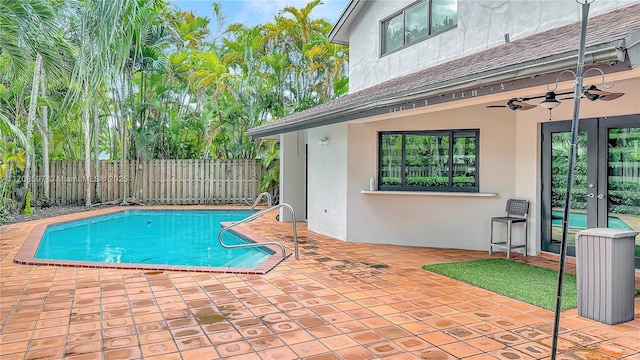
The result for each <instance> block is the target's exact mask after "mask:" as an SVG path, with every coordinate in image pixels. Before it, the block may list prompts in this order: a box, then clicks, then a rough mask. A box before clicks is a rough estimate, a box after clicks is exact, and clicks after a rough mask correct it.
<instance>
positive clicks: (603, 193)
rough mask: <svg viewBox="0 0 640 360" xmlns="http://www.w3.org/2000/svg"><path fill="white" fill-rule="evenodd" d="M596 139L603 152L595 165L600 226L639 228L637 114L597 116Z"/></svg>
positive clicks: (639, 263)
mask: <svg viewBox="0 0 640 360" xmlns="http://www.w3.org/2000/svg"><path fill="white" fill-rule="evenodd" d="M599 134H600V139H599V143H600V144H601V148H603V149H601V151H602V153H603V155H604V156H601V158H600V162H599V164H598V168H602V169H606V171H602V172H600V173H599V181H598V184H601V188H599V191H598V193H597V194H595V195H596V199H597V201H598V205H599V207H598V211H599V216H598V217H599V218H600V219H602V220H601V222H600V223H601V224H604V227H609V228H614V229H623V230H634V231H640V115H635V116H629V117H620V118H611V119H601V120H600V121H599ZM635 257H636V268H640V235H638V236H636V246H635Z"/></svg>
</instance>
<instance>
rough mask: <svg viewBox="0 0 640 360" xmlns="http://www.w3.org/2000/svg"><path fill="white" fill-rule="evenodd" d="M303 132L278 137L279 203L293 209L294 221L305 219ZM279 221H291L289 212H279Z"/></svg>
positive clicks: (304, 144)
mask: <svg viewBox="0 0 640 360" xmlns="http://www.w3.org/2000/svg"><path fill="white" fill-rule="evenodd" d="M305 135H306V132H305V131H296V132H290V133H286V134H282V135H280V184H287V186H280V202H281V203H287V204H289V205H291V207H293V208H294V211H295V212H296V220H297V221H301V220H304V219H305V213H304V209H305V203H306V185H305V183H306V175H305V166H306V158H305V157H306V155H305V151H306V150H305V147H306V142H307V139H306V137H305ZM280 219H282V220H283V221H291V220H292V217H291V212H290V211H289V210H287V209H285V208H282V209H281V210H280Z"/></svg>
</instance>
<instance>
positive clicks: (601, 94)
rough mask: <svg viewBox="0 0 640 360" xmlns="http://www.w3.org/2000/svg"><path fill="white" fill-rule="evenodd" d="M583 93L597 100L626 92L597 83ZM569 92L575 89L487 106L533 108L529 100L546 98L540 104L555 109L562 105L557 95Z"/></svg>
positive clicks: (512, 108)
mask: <svg viewBox="0 0 640 360" xmlns="http://www.w3.org/2000/svg"><path fill="white" fill-rule="evenodd" d="M582 93H583V94H584V97H586V98H587V99H588V100H591V101H596V100H603V101H611V100H615V99H617V98H619V97H621V96H622V95H624V93H612V92H608V91H603V90H600V89H598V88H597V87H596V86H595V85H591V86H589V87H588V88H584V89H583V91H582ZM569 94H573V91H567V92H561V93H556V92H553V91H549V92H547V93H546V94H544V95H539V96H531V97H524V98H512V99H509V100H508V101H507V104H506V105H489V106H487V108H509V109H511V110H531V109H533V108H535V107H536V105H532V104H529V103H527V101H529V100H534V99H542V98H544V100H543V101H542V102H541V103H540V106H542V107H544V108H546V109H553V108H555V107H556V106H558V105H560V101H558V100H556V96H558V95H569ZM567 99H573V97H566V98H562V99H561V100H567Z"/></svg>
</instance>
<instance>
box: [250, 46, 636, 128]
mask: <svg viewBox="0 0 640 360" xmlns="http://www.w3.org/2000/svg"><path fill="white" fill-rule="evenodd" d="M623 48H624V40H617V41H613V42H609V43H607V44H601V45H598V46H594V47H590V48H588V49H587V50H586V54H585V55H586V60H587V61H589V62H590V63H607V62H611V61H624V60H625V54H624V51H623V50H621V49H623ZM576 59H577V53H576V52H575V51H569V52H565V53H561V54H556V55H553V56H550V57H547V58H544V59H537V60H533V61H528V62H525V63H520V64H517V65H510V66H506V67H502V68H497V69H493V70H489V71H485V72H482V73H477V74H473V75H469V76H464V77H461V78H457V79H453V80H450V81H445V82H442V83H438V84H432V85H429V86H427V87H424V88H415V89H412V90H411V91H410V92H404V93H397V94H393V95H392V96H389V97H386V98H384V99H373V100H372V101H369V102H367V103H365V104H359V105H354V106H349V107H345V108H338V109H334V110H332V111H328V112H324V113H321V114H317V115H314V116H310V117H302V118H300V119H297V120H294V121H290V122H284V123H281V124H279V123H277V122H276V123H272V124H266V125H263V126H261V127H258V128H254V129H250V130H249V131H247V132H246V134H247V135H248V136H250V137H252V138H264V137H267V136H273V135H277V134H283V133H287V132H291V131H298V130H305V129H310V128H313V127H318V126H324V125H331V124H336V123H340V122H345V121H350V120H355V119H361V118H365V117H369V116H375V115H380V114H383V113H386V112H388V110H383V108H386V107H388V106H393V105H398V104H403V103H406V102H410V101H412V100H413V99H418V98H424V97H427V96H433V95H438V94H441V93H447V92H452V91H458V90H465V89H469V88H476V87H482V86H488V85H492V84H496V83H499V82H504V81H508V80H515V79H521V78H525V77H531V76H534V75H540V74H546V73H552V72H556V71H560V70H564V69H567V68H570V67H571V66H573V65H575V63H576Z"/></svg>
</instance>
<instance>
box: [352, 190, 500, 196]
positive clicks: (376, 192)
mask: <svg viewBox="0 0 640 360" xmlns="http://www.w3.org/2000/svg"><path fill="white" fill-rule="evenodd" d="M361 193H362V194H364V195H410V196H416V195H418V196H455V197H496V196H498V194H497V193H476V192H435V191H368V190H362V191H361Z"/></svg>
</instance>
